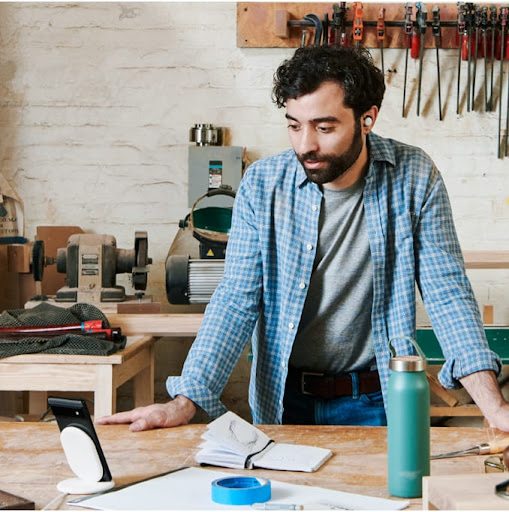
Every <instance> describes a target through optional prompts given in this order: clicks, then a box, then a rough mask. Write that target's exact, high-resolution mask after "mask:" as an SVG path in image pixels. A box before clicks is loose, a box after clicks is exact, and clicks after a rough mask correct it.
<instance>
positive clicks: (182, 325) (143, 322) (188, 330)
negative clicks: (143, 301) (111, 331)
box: [107, 313, 203, 337]
mask: <svg viewBox="0 0 509 512" xmlns="http://www.w3.org/2000/svg"><path fill="white" fill-rule="evenodd" d="M107 317H108V320H109V322H110V324H111V325H113V326H115V327H120V328H121V329H122V332H123V333H124V334H127V335H135V334H147V335H151V336H169V337H171V336H175V337H195V336H196V334H197V333H198V330H199V328H200V326H201V323H202V321H203V314H202V313H189V314H174V313H164V314H158V315H144V314H140V315H119V314H114V313H110V314H107Z"/></svg>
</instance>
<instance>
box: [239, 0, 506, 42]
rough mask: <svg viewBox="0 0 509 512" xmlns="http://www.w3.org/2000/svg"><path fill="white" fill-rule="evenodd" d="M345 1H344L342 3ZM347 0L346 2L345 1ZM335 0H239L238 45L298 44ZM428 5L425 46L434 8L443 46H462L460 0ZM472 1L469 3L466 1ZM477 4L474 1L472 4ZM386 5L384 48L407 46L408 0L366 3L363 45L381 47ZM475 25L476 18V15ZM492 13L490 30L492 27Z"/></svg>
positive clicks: (348, 18) (349, 12) (349, 8)
mask: <svg viewBox="0 0 509 512" xmlns="http://www.w3.org/2000/svg"><path fill="white" fill-rule="evenodd" d="M340 4H341V3H340ZM343 4H345V3H343ZM334 5H336V6H337V5H339V4H333V3H312V2H309V3H307V2H303V3H280V2H277V3H276V2H274V3H271V2H260V3H258V2H239V3H238V4H237V46H238V47H241V48H277V47H283V48H284V47H288V48H296V47H298V46H301V44H302V31H303V30H307V31H308V32H309V35H310V37H311V39H312V37H313V32H314V23H313V22H312V21H310V20H306V19H304V18H305V17H306V16H307V15H309V14H314V15H316V16H317V17H318V18H319V19H320V20H323V19H324V17H327V18H328V20H329V23H330V22H331V21H332V19H333V15H334ZM410 5H412V8H413V15H412V21H413V22H414V25H416V24H417V22H416V17H415V14H416V11H417V8H416V4H410ZM422 5H424V6H426V7H427V10H428V16H427V21H426V26H427V30H426V34H425V39H424V47H425V48H434V47H435V38H434V36H433V31H432V27H433V8H434V7H436V6H438V7H439V9H440V27H441V48H458V41H459V36H458V28H457V27H458V22H457V20H458V5H457V4H456V3H439V4H431V3H430V4H422ZM466 5H468V4H466ZM470 5H474V4H470ZM475 5H476V6H479V7H481V8H482V7H487V8H488V10H489V8H490V7H491V6H492V5H495V6H496V8H497V13H499V12H500V4H475ZM381 8H384V9H385V13H384V22H385V39H384V42H383V45H384V48H406V46H405V40H406V38H405V30H404V27H405V14H406V8H405V3H388V4H382V3H364V4H362V10H363V26H364V31H363V38H362V45H363V46H365V47H367V48H376V47H379V45H380V42H379V40H378V37H377V25H378V19H379V16H380V9H381ZM353 11H354V4H353V3H351V2H348V3H346V15H345V27H346V29H347V37H348V38H349V43H350V44H352V25H353V17H354V12H353ZM471 23H472V25H471V26H472V27H474V21H473V19H472V22H471ZM490 27H491V25H490V23H489V13H488V30H490Z"/></svg>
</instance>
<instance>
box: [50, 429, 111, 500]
mask: <svg viewBox="0 0 509 512" xmlns="http://www.w3.org/2000/svg"><path fill="white" fill-rule="evenodd" d="M60 442H61V443H62V447H63V449H64V453H65V456H66V458H67V462H68V464H69V466H70V468H71V469H72V471H73V473H74V474H75V475H76V477H77V478H69V479H67V480H62V481H61V482H59V483H58V485H57V489H58V490H59V491H60V492H65V493H66V494H94V493H96V492H102V491H107V490H108V489H111V488H112V487H114V485H115V482H114V481H113V480H110V481H108V482H101V481H100V480H101V478H102V477H103V467H102V464H101V460H100V459H99V454H98V453H97V449H96V447H95V444H94V441H93V440H92V438H91V437H90V436H89V435H88V434H87V433H86V432H85V431H84V430H82V429H80V428H78V427H74V426H68V427H65V428H64V429H63V430H62V432H61V433H60Z"/></svg>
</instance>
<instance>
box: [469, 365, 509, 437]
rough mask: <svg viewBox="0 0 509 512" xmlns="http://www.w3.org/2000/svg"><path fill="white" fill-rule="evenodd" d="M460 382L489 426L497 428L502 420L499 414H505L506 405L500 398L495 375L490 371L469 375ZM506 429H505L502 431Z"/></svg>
mask: <svg viewBox="0 0 509 512" xmlns="http://www.w3.org/2000/svg"><path fill="white" fill-rule="evenodd" d="M460 382H461V384H462V385H463V387H464V388H465V389H466V390H467V392H468V394H469V395H470V396H471V397H472V398H473V400H474V402H475V403H476V404H477V405H478V406H479V409H481V412H482V413H483V415H484V417H485V418H486V420H487V421H488V423H489V424H490V425H491V426H497V424H499V423H500V420H501V419H502V418H500V414H501V413H502V414H504V416H505V415H506V414H507V413H503V411H504V409H507V408H508V404H507V402H506V401H505V400H504V397H503V396H502V392H501V391H500V386H499V385H498V381H497V377H496V375H495V373H494V372H492V371H480V372H476V373H471V374H470V375H467V376H466V377H463V378H461V379H460ZM504 421H507V420H504ZM504 421H503V422H502V423H504ZM498 428H502V427H501V426H499V427H498ZM506 429H507V427H506V428H504V429H503V430H506Z"/></svg>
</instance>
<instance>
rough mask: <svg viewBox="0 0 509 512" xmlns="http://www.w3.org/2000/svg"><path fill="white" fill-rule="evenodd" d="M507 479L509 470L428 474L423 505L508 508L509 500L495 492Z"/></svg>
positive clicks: (455, 507)
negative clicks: (502, 471)
mask: <svg viewBox="0 0 509 512" xmlns="http://www.w3.org/2000/svg"><path fill="white" fill-rule="evenodd" d="M432 472H433V469H432ZM503 480H507V473H491V474H482V473H477V474H464V475H434V476H426V477H424V478H423V480H422V483H423V485H422V492H423V494H422V508H423V510H507V509H508V508H509V500H507V499H504V498H502V497H500V496H497V495H496V494H495V485H497V484H499V483H501V482H502V481H503Z"/></svg>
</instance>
